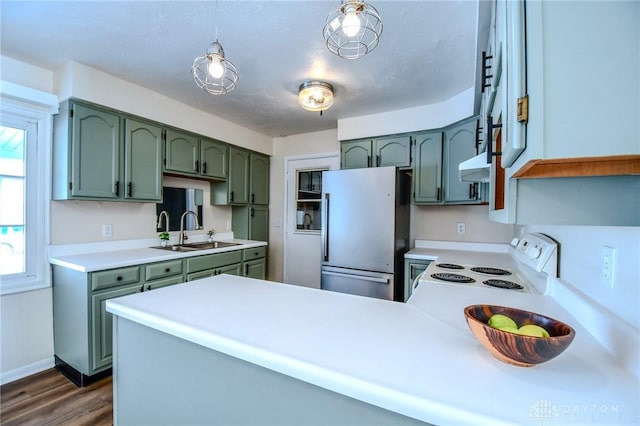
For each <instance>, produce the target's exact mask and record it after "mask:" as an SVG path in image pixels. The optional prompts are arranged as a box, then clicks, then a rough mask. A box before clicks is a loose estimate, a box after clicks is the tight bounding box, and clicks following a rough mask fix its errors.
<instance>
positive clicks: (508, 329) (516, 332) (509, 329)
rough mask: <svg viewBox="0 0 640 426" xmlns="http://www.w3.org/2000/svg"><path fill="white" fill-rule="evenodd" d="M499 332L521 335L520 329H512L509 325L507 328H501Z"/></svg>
mask: <svg viewBox="0 0 640 426" xmlns="http://www.w3.org/2000/svg"><path fill="white" fill-rule="evenodd" d="M498 330H500V331H506V332H509V333H514V334H520V330H518V327H511V326H510V325H507V326H505V327H499V328H498Z"/></svg>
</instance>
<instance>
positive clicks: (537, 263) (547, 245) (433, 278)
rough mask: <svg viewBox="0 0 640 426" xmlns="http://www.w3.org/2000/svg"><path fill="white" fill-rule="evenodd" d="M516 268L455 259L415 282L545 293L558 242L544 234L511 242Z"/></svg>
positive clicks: (432, 266) (438, 264) (435, 266)
mask: <svg viewBox="0 0 640 426" xmlns="http://www.w3.org/2000/svg"><path fill="white" fill-rule="evenodd" d="M509 254H510V257H511V258H512V259H513V265H514V267H503V266H502V265H495V264H492V263H491V262H486V263H483V264H469V263H458V262H456V260H455V258H446V259H443V260H440V259H438V260H436V261H434V262H431V264H429V266H428V267H427V269H426V270H425V272H424V273H422V274H421V276H420V277H419V279H418V280H416V282H415V283H414V288H416V287H417V286H418V285H429V284H433V283H439V284H447V285H448V284H450V285H458V286H467V287H473V288H480V289H491V290H499V291H509V292H519V293H538V294H539V293H544V292H545V290H546V279H547V278H548V277H549V276H552V277H556V276H557V254H558V250H557V243H556V242H555V241H553V240H552V239H550V238H549V237H547V236H546V235H543V234H526V235H523V236H522V237H521V238H514V239H513V241H511V247H510V250H509Z"/></svg>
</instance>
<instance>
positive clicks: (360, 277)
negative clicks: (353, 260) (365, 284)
mask: <svg viewBox="0 0 640 426" xmlns="http://www.w3.org/2000/svg"><path fill="white" fill-rule="evenodd" d="M322 274H324V275H332V276H334V277H342V278H350V279H352V280H362V281H373V282H376V283H382V284H389V278H376V277H368V276H364V275H349V274H341V273H340V272H328V271H322Z"/></svg>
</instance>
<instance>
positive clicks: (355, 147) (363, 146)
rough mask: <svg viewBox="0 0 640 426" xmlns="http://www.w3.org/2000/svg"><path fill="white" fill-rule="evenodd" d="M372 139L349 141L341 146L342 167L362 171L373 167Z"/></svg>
mask: <svg viewBox="0 0 640 426" xmlns="http://www.w3.org/2000/svg"><path fill="white" fill-rule="evenodd" d="M372 143H373V141H372V140H370V139H367V140H362V141H347V142H342V143H341V144H340V167H341V168H342V169H362V168H365V167H370V166H371V145H372Z"/></svg>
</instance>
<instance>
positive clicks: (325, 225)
mask: <svg viewBox="0 0 640 426" xmlns="http://www.w3.org/2000/svg"><path fill="white" fill-rule="evenodd" d="M329 195H330V194H328V193H325V194H324V200H323V201H324V206H322V211H323V214H322V224H321V226H322V260H324V261H325V262H327V261H328V260H329V198H330V196H329Z"/></svg>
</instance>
